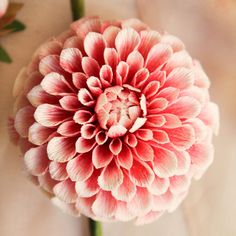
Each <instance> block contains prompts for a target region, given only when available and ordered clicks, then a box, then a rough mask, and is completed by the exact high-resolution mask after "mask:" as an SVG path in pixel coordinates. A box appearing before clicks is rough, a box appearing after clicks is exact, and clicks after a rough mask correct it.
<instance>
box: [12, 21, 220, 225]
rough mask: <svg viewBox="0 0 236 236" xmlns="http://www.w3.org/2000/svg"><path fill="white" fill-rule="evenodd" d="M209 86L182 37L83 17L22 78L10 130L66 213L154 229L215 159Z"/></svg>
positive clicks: (36, 174) (41, 51)
mask: <svg viewBox="0 0 236 236" xmlns="http://www.w3.org/2000/svg"><path fill="white" fill-rule="evenodd" d="M208 88H209V80H208V78H207V76H206V74H205V73H204V71H203V69H202V68H201V66H200V64H199V63H198V62H197V61H195V60H193V59H192V58H191V57H190V55H189V54H188V52H187V51H186V50H185V47H184V44H183V43H182V42H181V41H180V40H179V39H178V38H176V37H174V36H172V35H169V34H163V35H161V34H160V33H158V32H156V31H153V30H151V29H149V27H148V26H147V25H146V24H144V23H142V22H140V21H139V20H137V19H129V20H124V21H114V22H108V21H105V22H101V21H100V20H99V19H98V18H83V19H81V20H79V21H76V22H74V23H72V25H71V29H70V30H69V31H67V32H65V33H63V34H62V35H60V36H58V37H56V38H53V39H52V40H50V41H48V42H47V43H45V44H44V45H43V46H42V47H40V49H39V50H38V51H37V52H36V53H35V55H34V57H33V59H32V62H31V63H30V64H29V66H28V68H27V70H25V69H23V70H22V71H21V73H20V75H19V76H18V78H17V80H16V85H15V87H14V95H15V97H16V103H15V107H14V116H13V119H12V120H10V122H11V124H12V126H11V131H12V132H11V133H12V136H13V138H14V141H15V142H18V143H19V144H20V147H21V149H22V152H23V156H24V162H25V165H26V168H27V170H28V172H29V174H30V175H31V176H32V178H33V179H34V180H35V181H36V182H38V183H39V185H40V187H41V188H42V189H43V190H45V191H47V192H49V193H50V194H51V198H52V200H53V202H54V203H55V204H57V205H59V206H60V207H61V208H63V209H64V210H66V211H69V212H71V213H73V214H75V215H79V214H80V213H82V214H84V215H86V216H89V217H91V218H93V219H96V220H102V221H110V220H121V221H128V220H131V219H136V223H137V224H142V223H148V222H151V221H153V220H154V219H156V218H158V217H159V216H160V215H161V214H163V213H164V212H166V211H172V210H174V209H175V208H176V207H177V206H178V205H179V204H180V202H181V201H182V200H183V199H184V197H185V196H186V193H187V191H188V188H189V185H190V183H191V180H192V179H193V178H195V179H196V178H199V177H201V175H202V174H203V173H204V172H205V170H206V169H207V168H208V167H209V165H210V164H211V162H212V160H213V146H212V143H211V142H212V134H213V132H214V131H216V130H217V127H218V111H217V106H216V105H215V104H214V103H212V102H210V100H209V94H208ZM14 131H15V132H14Z"/></svg>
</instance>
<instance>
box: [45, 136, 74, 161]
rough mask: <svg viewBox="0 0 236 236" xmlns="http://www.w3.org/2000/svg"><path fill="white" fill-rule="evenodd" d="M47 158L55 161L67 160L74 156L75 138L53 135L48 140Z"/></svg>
mask: <svg viewBox="0 0 236 236" xmlns="http://www.w3.org/2000/svg"><path fill="white" fill-rule="evenodd" d="M47 153H48V158H49V159H50V160H53V161H57V162H62V163H63V162H67V161H69V160H71V159H72V158H73V157H74V156H75V153H76V151H75V139H74V138H67V137H54V138H52V139H51V140H50V141H49V142H48V146H47Z"/></svg>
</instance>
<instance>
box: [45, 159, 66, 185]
mask: <svg viewBox="0 0 236 236" xmlns="http://www.w3.org/2000/svg"><path fill="white" fill-rule="evenodd" d="M49 173H50V175H51V177H52V178H53V179H55V180H58V181H63V180H66V179H67V178H68V174H67V172H66V163H59V162H56V161H51V163H50V164H49Z"/></svg>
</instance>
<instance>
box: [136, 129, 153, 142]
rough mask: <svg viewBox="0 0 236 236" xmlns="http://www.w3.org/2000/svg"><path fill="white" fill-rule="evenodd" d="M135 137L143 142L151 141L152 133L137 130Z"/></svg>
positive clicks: (146, 130) (150, 131)
mask: <svg viewBox="0 0 236 236" xmlns="http://www.w3.org/2000/svg"><path fill="white" fill-rule="evenodd" d="M135 135H136V137H137V138H139V139H141V140H143V141H149V140H152V139H153V132H152V130H150V129H139V130H137V131H136V133H135Z"/></svg>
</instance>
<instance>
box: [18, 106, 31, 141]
mask: <svg viewBox="0 0 236 236" xmlns="http://www.w3.org/2000/svg"><path fill="white" fill-rule="evenodd" d="M34 110H35V109H34V108H33V107H32V106H26V107H24V108H21V109H20V110H19V111H18V112H17V114H16V117H15V122H14V127H15V129H16V131H17V133H18V134H19V135H20V136H21V137H28V132H29V128H30V126H31V125H32V124H33V123H34V115H33V114H34Z"/></svg>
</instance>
